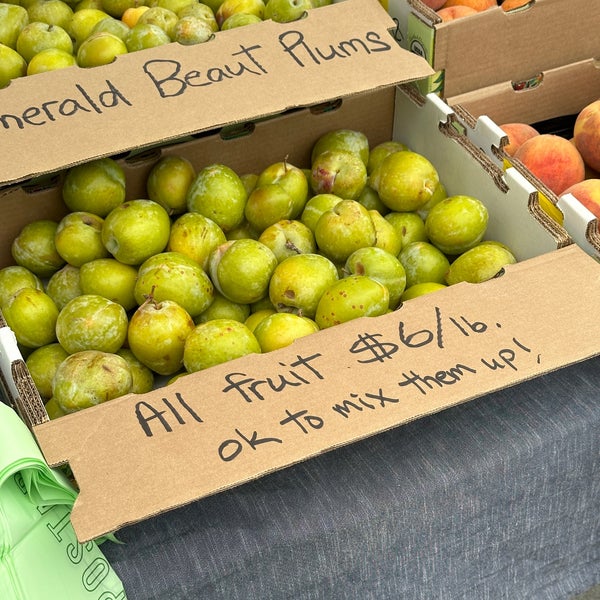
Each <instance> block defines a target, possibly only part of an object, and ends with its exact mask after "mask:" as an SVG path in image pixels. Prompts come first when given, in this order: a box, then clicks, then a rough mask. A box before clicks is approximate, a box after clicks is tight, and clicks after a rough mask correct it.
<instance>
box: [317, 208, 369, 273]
mask: <svg viewBox="0 0 600 600" xmlns="http://www.w3.org/2000/svg"><path fill="white" fill-rule="evenodd" d="M315 240H316V242H317V246H318V248H319V250H320V251H321V252H322V253H323V254H325V256H327V257H328V258H330V259H331V260H332V261H333V262H343V261H345V260H346V259H347V258H348V257H349V256H350V255H351V254H352V253H353V252H354V251H355V250H358V248H363V247H364V246H373V245H374V244H375V242H376V231H375V225H374V224H373V219H372V218H371V215H370V214H369V211H368V210H367V209H366V208H365V207H364V206H363V205H362V204H360V202H357V201H356V200H342V201H341V202H338V203H337V204H336V205H335V206H334V207H333V208H331V209H329V210H327V211H325V212H324V213H323V214H322V215H321V216H320V217H319V220H318V221H317V224H316V226H315Z"/></svg>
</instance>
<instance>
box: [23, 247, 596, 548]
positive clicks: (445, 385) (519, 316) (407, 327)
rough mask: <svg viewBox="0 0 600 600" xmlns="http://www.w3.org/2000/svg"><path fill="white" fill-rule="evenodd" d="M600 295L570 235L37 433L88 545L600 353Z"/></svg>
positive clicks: (592, 266) (592, 268)
mask: <svg viewBox="0 0 600 600" xmlns="http://www.w3.org/2000/svg"><path fill="white" fill-rule="evenodd" d="M557 281H560V285H557V284H556V282H557ZM599 294H600V275H599V270H598V265H597V263H596V261H594V260H593V259H592V258H591V257H590V256H588V255H587V254H586V253H585V252H583V251H582V250H581V249H580V248H578V247H577V246H576V245H574V244H573V245H570V246H568V247H566V248H563V249H561V250H558V251H556V252H552V253H550V254H543V255H541V256H539V257H537V258H534V259H531V260H528V261H526V262H524V263H517V264H516V265H512V266H510V267H508V268H507V269H506V274H505V276H500V277H498V278H496V279H492V280H490V281H488V282H486V283H482V284H475V285H473V284H458V285H456V286H452V287H449V288H447V289H446V290H444V291H443V292H441V293H434V294H429V295H427V296H423V297H421V298H418V299H416V300H412V301H408V302H406V303H405V304H404V305H403V306H402V307H401V308H400V309H399V310H397V311H395V312H393V313H389V314H387V315H385V316H383V317H378V318H372V319H368V318H365V319H362V320H361V321H354V322H350V323H347V324H345V325H339V326H337V327H335V328H333V329H330V330H328V331H326V332H325V331H322V332H318V333H315V334H314V335H313V336H308V337H305V338H302V339H300V340H297V341H296V342H295V343H293V344H292V345H291V346H288V347H287V348H284V349H282V350H278V351H275V352H272V353H268V354H262V355H254V356H251V357H245V358H242V359H238V360H236V361H233V362H230V363H227V364H224V365H220V366H217V367H213V368H211V369H208V370H207V371H204V372H201V373H196V374H193V375H189V376H185V377H182V378H179V379H177V380H176V381H175V382H174V383H172V384H171V385H169V386H168V387H165V388H162V389H159V390H155V391H154V392H151V393H149V394H144V395H137V396H136V395H128V396H125V397H122V398H119V399H116V400H112V401H110V402H108V403H105V404H103V405H101V406H98V407H95V408H89V409H86V410H84V411H81V412H79V413H75V414H72V415H68V416H66V417H61V418H60V419H57V420H54V421H50V422H47V423H43V424H41V425H39V426H36V427H35V428H34V433H35V435H36V437H37V439H38V441H39V442H40V445H41V447H42V448H43V449H44V454H45V458H46V459H47V461H48V463H49V464H50V465H57V464H60V463H64V462H68V463H69V464H70V466H71V468H72V470H73V473H74V475H75V478H76V480H77V481H78V483H79V485H80V487H81V493H80V495H79V496H78V498H77V500H76V503H75V506H74V508H73V513H72V522H73V526H74V528H75V531H76V532H77V536H78V538H79V540H80V541H86V540H89V539H91V538H94V537H97V536H100V535H102V534H105V533H108V532H110V531H113V530H116V529H118V528H119V527H121V526H124V525H126V524H129V523H134V522H136V521H138V520H141V519H143V518H146V517H148V516H151V515H154V514H157V513H159V512H162V511H164V510H168V509H172V508H175V507H177V506H181V505H183V504H186V503H189V502H192V501H194V500H197V499H200V498H202V497H205V496H207V495H210V494H214V493H216V492H219V491H221V490H224V489H227V488H230V487H233V486H236V485H238V484H241V483H243V482H246V481H248V480H251V479H254V478H256V477H259V476H261V475H264V474H266V473H268V472H271V471H274V470H278V469H281V468H283V467H286V466H289V465H292V464H294V463H296V462H299V461H301V460H304V459H306V458H309V457H311V456H314V455H317V454H320V453H323V452H326V451H328V450H332V449H334V448H336V447H339V446H341V445H344V444H348V443H350V442H352V441H354V440H358V439H361V438H364V437H367V436H369V435H372V434H375V433H378V432H381V431H384V430H386V429H390V428H393V427H396V426H398V425H401V424H402V423H405V422H408V421H410V420H413V419H416V418H419V417H421V416H423V415H427V414H431V413H434V412H436V411H440V410H442V409H444V408H447V407H450V406H452V405H454V404H457V403H459V402H463V401H466V400H469V399H472V398H475V397H478V396H481V395H484V394H486V393H488V392H491V391H493V390H496V389H499V388H502V387H505V386H507V385H512V384H515V383H517V382H520V381H524V380H526V379H529V378H532V377H535V376H537V375H539V374H540V373H543V372H547V371H551V370H554V369H557V368H560V367H562V366H564V365H568V364H572V363H574V362H577V361H580V360H584V359H586V358H588V357H591V356H594V355H596V354H598V352H599V350H600V346H599V345H598V339H599V336H600V319H599V318H598V316H599V315H598V314H597V311H595V310H593V307H594V306H595V305H596V304H597V299H598V296H599ZM557 307H560V310H557ZM533 316H535V318H532V317H533ZM321 335H322V336H328V337H327V343H326V344H320V343H319V342H318V336H321ZM574 339H576V340H577V343H576V344H573V340H574ZM116 431H118V432H119V435H118V436H116V435H115V432H116ZM90 453H92V454H93V457H94V460H90ZM124 457H127V458H128V460H124V459H123V458H124Z"/></svg>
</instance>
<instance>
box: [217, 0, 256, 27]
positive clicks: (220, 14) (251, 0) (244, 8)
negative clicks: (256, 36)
mask: <svg viewBox="0 0 600 600" xmlns="http://www.w3.org/2000/svg"><path fill="white" fill-rule="evenodd" d="M234 14H248V15H254V16H256V17H259V18H260V19H261V20H262V19H263V18H264V15H265V3H264V2H263V0H224V1H223V2H222V3H221V5H220V6H219V8H218V9H217V11H216V13H215V18H216V20H217V24H218V25H219V28H222V26H223V23H224V22H225V21H226V20H227V19H228V18H229V17H231V16H232V15H234Z"/></svg>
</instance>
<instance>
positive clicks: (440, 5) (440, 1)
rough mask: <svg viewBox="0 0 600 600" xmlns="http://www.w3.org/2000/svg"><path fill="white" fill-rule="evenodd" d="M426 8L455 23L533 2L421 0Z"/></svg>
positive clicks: (526, 0)
mask: <svg viewBox="0 0 600 600" xmlns="http://www.w3.org/2000/svg"><path fill="white" fill-rule="evenodd" d="M421 1H422V2H423V4H425V6H428V7H429V8H431V10H434V11H435V12H436V13H437V14H438V16H439V17H440V19H442V21H444V22H445V21H453V20H454V19H460V18H461V17H468V16H469V15H475V14H477V13H478V12H481V11H483V10H487V9H488V8H494V7H497V6H500V8H502V10H505V11H508V10H515V9H517V8H521V7H524V6H526V5H527V4H529V3H530V2H531V0H421Z"/></svg>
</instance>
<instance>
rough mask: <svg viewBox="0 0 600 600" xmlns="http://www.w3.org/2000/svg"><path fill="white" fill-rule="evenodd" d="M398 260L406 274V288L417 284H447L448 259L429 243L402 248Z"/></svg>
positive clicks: (415, 243)
mask: <svg viewBox="0 0 600 600" xmlns="http://www.w3.org/2000/svg"><path fill="white" fill-rule="evenodd" d="M398 259H399V260H400V262H401V263H402V266H403V267H404V271H405V273H406V286H407V287H412V286H413V285H415V284H416V283H425V282H436V283H446V273H447V272H448V268H449V267H450V262H449V260H448V257H447V256H446V255H445V254H444V253H443V252H442V251H441V250H440V249H439V248H437V247H436V246H434V245H433V244H430V243H429V242H411V243H410V244H407V245H406V246H404V248H402V250H401V251H400V254H398Z"/></svg>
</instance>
